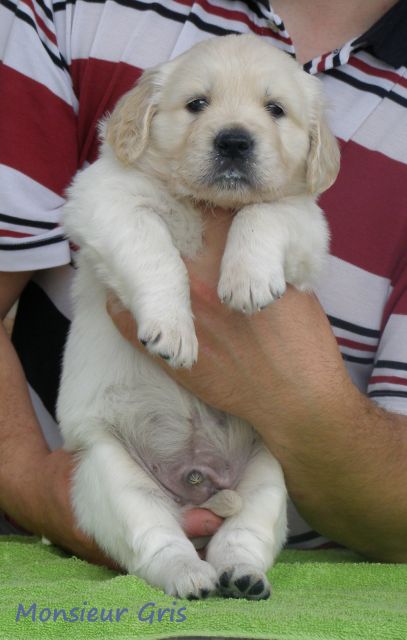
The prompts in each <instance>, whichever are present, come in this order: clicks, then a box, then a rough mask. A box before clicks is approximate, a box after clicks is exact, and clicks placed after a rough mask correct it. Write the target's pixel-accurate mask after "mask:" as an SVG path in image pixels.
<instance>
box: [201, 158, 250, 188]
mask: <svg viewBox="0 0 407 640" xmlns="http://www.w3.org/2000/svg"><path fill="white" fill-rule="evenodd" d="M202 182H203V183H204V184H206V185H207V186H210V187H216V188H217V189H225V190H228V191H235V190H238V189H247V188H253V187H255V186H256V179H255V175H254V171H253V167H252V166H251V163H249V162H237V161H225V159H224V158H222V159H219V158H215V159H214V161H213V162H212V167H211V170H210V171H208V172H207V173H206V175H204V176H203V179H202Z"/></svg>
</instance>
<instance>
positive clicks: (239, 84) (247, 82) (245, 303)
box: [58, 35, 339, 599]
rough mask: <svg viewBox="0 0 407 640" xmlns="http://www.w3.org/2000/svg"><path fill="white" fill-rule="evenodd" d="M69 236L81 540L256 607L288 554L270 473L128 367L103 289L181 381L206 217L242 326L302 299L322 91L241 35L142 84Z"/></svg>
mask: <svg viewBox="0 0 407 640" xmlns="http://www.w3.org/2000/svg"><path fill="white" fill-rule="evenodd" d="M101 132H102V133H101V135H102V139H103V141H102V148H101V155H100V158H99V159H98V160H97V161H96V162H95V163H94V164H93V165H92V166H90V167H88V168H87V169H85V170H84V171H82V172H81V173H79V174H78V176H77V177H76V178H75V180H74V182H73V185H72V187H71V188H70V189H69V194H68V195H69V197H68V202H67V205H66V207H65V227H66V230H67V232H68V234H69V235H70V237H71V238H72V240H73V241H74V242H75V243H77V244H78V245H79V246H80V252H79V256H78V259H77V263H78V270H77V274H76V278H75V284H74V318H73V322H72V326H71V330H70V335H69V339H68V343H67V347H66V352H65V357H64V367H63V376H62V382H61V389H60V395H59V401H58V416H59V420H60V423H61V429H62V432H63V435H64V438H65V446H66V447H67V448H68V449H69V450H70V451H75V452H78V467H77V471H76V474H75V478H74V486H73V504H74V508H75V512H76V516H77V520H78V523H79V525H80V527H81V528H82V529H83V530H84V531H86V532H87V533H88V534H89V535H91V536H93V537H94V538H95V539H96V541H97V542H98V543H99V545H100V546H101V547H102V548H103V549H104V550H105V551H106V552H107V553H108V554H109V555H110V556H111V557H112V558H114V559H115V560H116V561H117V562H118V563H119V564H120V565H122V566H123V567H124V568H125V569H126V570H127V571H128V572H130V573H134V574H137V575H139V576H141V577H143V578H144V579H146V580H147V581H149V582H150V583H152V584H153V585H156V586H158V587H161V588H162V589H164V590H165V591H166V592H167V593H168V594H171V595H173V596H176V597H178V596H179V597H191V598H196V597H206V596H207V595H208V594H210V593H212V592H215V591H218V592H220V593H221V594H223V595H225V596H233V597H246V598H251V599H259V598H266V597H268V596H269V593H270V586H269V583H268V580H267V577H266V571H267V570H268V569H269V568H270V567H271V566H272V564H273V562H274V559H275V558H276V556H277V554H278V552H279V550H280V549H281V547H282V545H283V544H284V541H285V538H286V489H285V484H284V479H283V474H282V471H281V468H280V465H279V464H278V462H277V461H276V460H275V459H274V458H273V457H272V456H271V454H270V453H269V452H268V451H267V450H266V449H265V447H264V446H263V444H262V442H261V441H260V439H259V438H258V436H257V435H256V434H255V432H254V431H253V429H252V428H251V426H250V425H248V424H246V423H245V422H243V421H242V420H239V419H237V418H235V417H232V416H230V415H225V414H223V413H221V412H219V411H216V410H214V409H212V408H211V407H209V406H206V405H205V404H204V403H202V402H201V401H200V400H198V399H197V398H195V397H194V396H193V395H191V394H190V393H189V392H187V391H185V390H184V389H182V388H180V387H179V386H178V385H177V384H176V383H175V382H173V381H172V380H170V379H169V378H168V377H167V376H166V374H165V373H164V372H163V371H162V370H161V368H160V367H159V366H158V365H157V363H156V362H155V361H154V360H153V359H151V358H150V357H148V355H147V354H143V353H139V352H136V351H135V349H133V347H132V346H131V345H130V344H128V343H127V342H126V341H125V340H124V339H123V338H122V336H121V335H119V333H118V331H117V329H116V328H115V327H114V325H113V323H112V321H111V319H110V317H108V315H107V313H106V309H105V304H106V294H107V291H108V290H113V291H114V292H115V293H116V295H117V296H118V297H119V298H120V300H121V301H122V302H123V304H124V305H125V306H126V307H127V308H128V309H129V310H130V311H131V312H132V313H133V315H134V317H135V319H136V321H137V326H138V336H139V339H140V341H141V342H143V344H144V345H145V347H146V349H147V350H148V351H150V352H151V353H153V354H158V355H160V356H162V357H164V358H166V359H167V360H168V362H169V363H170V364H171V365H172V366H174V367H180V366H185V367H191V366H192V365H193V363H194V362H195V361H196V359H197V357H198V344H197V339H196V335H195V330H194V323H193V317H192V313H191V305H190V296H189V284H188V276H187V271H186V268H185V265H184V262H183V260H182V257H183V256H187V257H189V258H193V257H194V256H195V255H196V254H197V252H198V251H199V250H200V248H201V246H202V241H203V240H202V237H203V220H202V203H205V207H206V210H208V208H210V207H211V206H221V207H226V208H228V209H230V210H231V215H233V222H232V225H231V228H230V232H229V235H228V239H227V244H226V248H225V252H224V256H223V261H222V265H221V273H220V279H219V287H218V293H219V296H220V298H221V299H222V300H223V301H224V302H225V303H226V304H228V305H230V306H231V307H233V308H234V309H237V310H240V311H242V312H246V313H252V312H255V311H257V310H259V309H262V308H263V307H264V306H266V305H268V304H269V303H271V302H273V300H275V299H276V298H279V297H280V296H282V295H283V294H284V291H285V287H286V283H287V282H288V283H291V284H293V285H294V286H296V287H299V288H300V289H303V290H308V289H311V288H312V286H313V283H314V282H315V279H316V278H317V277H318V273H319V271H320V270H321V266H322V264H323V261H324V258H325V256H326V252H327V248H328V230H327V225H326V222H325V220H324V217H323V214H322V212H321V210H320V208H319V207H318V206H317V204H316V203H315V198H316V196H317V195H318V194H319V193H321V192H322V191H323V190H324V189H327V188H328V187H329V186H330V185H331V184H332V182H333V181H334V179H335V177H336V175H337V172H338V164H339V155H338V148H337V144H336V142H335V139H334V137H333V136H332V134H331V133H330V132H329V130H328V128H327V125H326V123H325V120H324V115H323V99H322V96H321V89H320V84H319V81H318V80H317V79H315V78H314V77H310V76H308V75H307V74H306V73H305V72H304V71H303V70H302V69H301V68H300V66H299V65H298V64H297V63H296V62H295V61H294V60H292V59H291V58H290V57H289V56H288V55H286V54H285V53H282V52H281V51H279V50H277V49H275V48H273V47H272V46H270V45H268V44H267V43H265V42H264V41H262V40H261V39H259V38H257V37H255V36H251V35H244V36H234V35H233V36H226V37H222V38H215V39H211V40H208V41H206V42H202V43H200V44H198V45H196V46H195V47H193V48H192V49H191V50H190V51H188V52H186V53H185V54H183V55H181V56H179V57H178V58H176V59H174V60H172V61H171V62H168V63H165V64H163V65H161V66H159V67H157V68H154V69H151V70H148V71H147V72H145V73H144V75H143V76H142V78H141V80H140V81H139V83H138V84H137V86H136V87H135V88H134V89H132V90H131V91H130V92H129V93H128V94H126V95H125V96H123V98H122V99H121V100H120V101H119V103H118V105H117V107H116V108H115V110H114V112H113V113H112V115H111V117H109V118H108V119H106V121H105V122H104V123H103V124H102V126H101ZM191 505H195V506H196V505H204V506H207V507H208V508H212V509H213V510H214V511H215V512H217V513H219V514H221V515H223V516H224V517H225V521H224V523H223V525H222V526H221V527H220V529H219V531H218V532H217V533H216V534H215V535H214V536H213V538H212V539H211V540H210V542H209V545H208V549H207V554H206V560H205V561H204V560H201V559H200V558H199V556H198V555H197V553H196V550H195V548H194V546H193V544H192V543H191V542H190V541H189V540H188V539H187V537H186V536H185V534H184V533H183V530H182V527H181V524H180V522H181V517H182V513H183V511H184V510H185V509H186V508H188V507H190V506H191Z"/></svg>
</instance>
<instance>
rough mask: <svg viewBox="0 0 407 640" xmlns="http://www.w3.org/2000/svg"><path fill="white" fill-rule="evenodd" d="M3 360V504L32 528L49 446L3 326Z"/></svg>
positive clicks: (0, 391)
mask: <svg viewBox="0 0 407 640" xmlns="http://www.w3.org/2000/svg"><path fill="white" fill-rule="evenodd" d="M0 361H1V369H0V407H1V413H0V441H1V447H0V507H1V508H2V509H3V510H4V511H6V512H7V513H9V514H10V515H12V516H13V517H14V518H15V519H16V520H18V522H20V523H21V524H23V525H24V526H25V527H27V528H28V529H31V530H33V528H35V525H34V519H35V518H34V517H33V513H34V512H36V511H37V510H38V508H39V505H38V503H37V502H38V500H37V494H38V481H39V478H38V469H41V468H42V466H43V462H44V459H45V456H46V454H47V453H48V449H47V446H46V443H45V441H44V438H43V437H42V433H41V430H40V428H39V425H38V422H37V420H36V417H35V414H34V411H33V408H32V405H31V401H30V397H29V394H28V390H27V385H26V382H25V379H24V374H23V372H22V370H21V365H20V363H19V361H18V358H17V355H16V353H15V352H14V349H13V347H12V345H11V344H10V342H9V340H8V337H7V335H6V332H5V330H4V328H3V326H2V325H1V326H0Z"/></svg>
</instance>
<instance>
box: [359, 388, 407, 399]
mask: <svg viewBox="0 0 407 640" xmlns="http://www.w3.org/2000/svg"><path fill="white" fill-rule="evenodd" d="M367 395H368V396H369V398H385V397H386V396H387V397H389V398H407V391H393V390H391V389H386V390H385V389H383V390H376V391H369V393H368V394H367Z"/></svg>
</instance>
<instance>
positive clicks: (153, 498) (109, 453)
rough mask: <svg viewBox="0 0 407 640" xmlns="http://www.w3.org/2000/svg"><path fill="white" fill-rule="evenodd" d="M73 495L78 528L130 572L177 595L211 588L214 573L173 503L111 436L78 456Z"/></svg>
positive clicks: (192, 594) (191, 594) (204, 592)
mask: <svg viewBox="0 0 407 640" xmlns="http://www.w3.org/2000/svg"><path fill="white" fill-rule="evenodd" d="M72 497H73V504H74V509H75V513H76V516H77V519H78V524H79V526H80V527H81V528H82V529H83V530H84V531H85V532H86V533H88V534H89V535H90V536H93V537H94V538H95V540H96V541H97V543H98V544H99V545H100V547H101V548H102V549H104V550H105V551H106V553H107V554H108V555H109V556H111V557H112V558H113V559H115V560H116V561H117V562H118V563H119V564H120V565H121V566H122V567H124V568H125V569H126V570H127V571H128V572H129V573H132V574H136V575H138V576H140V577H142V578H144V579H145V580H147V581H148V582H149V583H150V584H152V585H154V586H157V587H160V588H162V589H164V591H165V592H166V593H167V594H169V595H172V596H175V597H181V598H185V597H186V598H203V597H206V596H207V595H208V594H209V593H210V592H212V591H213V590H214V589H215V584H216V572H215V570H214V569H213V567H212V566H211V565H210V564H209V563H207V562H204V561H203V560H200V559H199V557H198V555H197V553H196V551H195V548H194V546H193V545H192V543H191V542H190V541H189V540H188V539H187V537H186V536H185V534H184V532H183V531H182V528H181V526H180V524H179V523H178V521H177V517H176V516H177V507H176V506H175V503H173V502H172V501H171V500H170V499H169V498H168V497H166V496H165V495H164V494H163V492H162V491H161V489H160V488H159V487H158V486H157V485H156V483H155V482H154V480H153V479H152V478H150V477H149V476H148V475H147V474H146V473H145V472H144V470H143V469H141V468H140V467H139V466H138V465H137V463H136V462H135V461H134V460H133V459H132V458H131V457H130V456H129V454H128V453H127V451H126V450H125V449H124V447H123V446H122V445H121V443H120V442H119V441H118V440H117V439H116V438H114V437H113V436H110V435H108V434H104V435H102V436H101V438H100V439H99V441H98V442H97V443H95V444H94V445H93V446H92V447H90V448H89V449H88V450H86V451H83V452H82V453H81V454H80V459H79V465H78V467H77V470H76V473H75V476H74V483H73V491H72Z"/></svg>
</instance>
